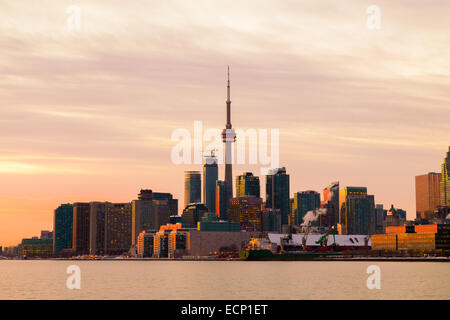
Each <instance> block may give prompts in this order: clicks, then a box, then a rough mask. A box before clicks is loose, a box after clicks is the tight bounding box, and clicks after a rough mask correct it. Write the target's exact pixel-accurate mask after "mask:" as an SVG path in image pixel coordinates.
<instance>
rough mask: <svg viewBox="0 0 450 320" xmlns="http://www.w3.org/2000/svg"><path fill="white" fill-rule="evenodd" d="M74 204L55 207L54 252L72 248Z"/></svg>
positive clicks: (57, 252)
mask: <svg viewBox="0 0 450 320" xmlns="http://www.w3.org/2000/svg"><path fill="white" fill-rule="evenodd" d="M72 226H73V205H71V204H62V205H60V206H59V207H58V208H56V209H55V215H54V220H53V230H54V231H53V253H54V254H59V253H60V252H61V251H62V250H64V249H72V237H73V234H72Z"/></svg>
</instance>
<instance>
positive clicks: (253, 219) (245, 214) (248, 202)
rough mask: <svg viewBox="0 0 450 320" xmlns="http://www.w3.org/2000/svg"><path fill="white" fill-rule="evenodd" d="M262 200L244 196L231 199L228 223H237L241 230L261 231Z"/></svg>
mask: <svg viewBox="0 0 450 320" xmlns="http://www.w3.org/2000/svg"><path fill="white" fill-rule="evenodd" d="M262 206H263V204H262V199H261V198H257V197H254V196H244V197H239V198H233V199H231V203H230V221H234V222H239V223H240V225H241V230H245V231H259V232H261V231H263V225H262Z"/></svg>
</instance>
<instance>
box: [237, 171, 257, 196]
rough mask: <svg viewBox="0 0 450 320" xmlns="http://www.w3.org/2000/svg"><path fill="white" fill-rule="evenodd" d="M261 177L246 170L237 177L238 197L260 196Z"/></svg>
mask: <svg viewBox="0 0 450 320" xmlns="http://www.w3.org/2000/svg"><path fill="white" fill-rule="evenodd" d="M260 189H261V187H260V184H259V177H257V176H254V175H253V173H251V172H244V173H243V174H242V175H240V176H237V177H236V198H239V197H244V196H255V197H257V198H259V197H260Z"/></svg>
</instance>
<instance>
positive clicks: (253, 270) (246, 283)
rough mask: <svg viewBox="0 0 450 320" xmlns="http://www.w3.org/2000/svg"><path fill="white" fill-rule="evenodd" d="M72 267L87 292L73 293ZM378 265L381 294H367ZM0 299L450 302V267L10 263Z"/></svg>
mask: <svg viewBox="0 0 450 320" xmlns="http://www.w3.org/2000/svg"><path fill="white" fill-rule="evenodd" d="M70 265H77V266H79V267H80V269H81V289H80V290H69V289H67V287H66V280H67V278H68V277H69V275H68V274H67V273H66V270H67V267H68V266H70ZM370 265H377V266H379V267H380V269H381V289H380V290H369V289H367V285H366V281H367V278H368V277H369V274H367V273H366V269H367V267H368V266H370ZM0 299H227V300H239V299H252V300H259V299H450V264H449V263H439V262H355V261H352V262H337V261H330V262H328V261H306V262H305V261H290V262H286V261H282V262H278V261H273V262H267V261H265V262H249V261H46V260H35V261H31V260H28V261H12V260H10V261H7V260H3V261H0Z"/></svg>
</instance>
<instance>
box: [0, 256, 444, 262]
mask: <svg viewBox="0 0 450 320" xmlns="http://www.w3.org/2000/svg"><path fill="white" fill-rule="evenodd" d="M1 261H89V262H96V261H147V262H150V261H168V262H169V261H191V262H192V261H215V262H217V261H241V262H246V261H252V262H267V261H277V262H283V261H284V262H296V261H297V262H298V261H302V262H304V261H322V262H323V261H347V262H351V261H358V262H362V261H365V262H450V257H348V258H344V257H335V258H323V257H320V258H319V257H318V258H311V259H282V258H280V259H270V258H269V259H255V260H246V259H239V258H236V259H213V258H186V259H173V258H124V259H121V258H119V259H117V258H104V259H81V258H41V259H39V258H37V259H35V258H28V259H1V260H0V262H1Z"/></svg>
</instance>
